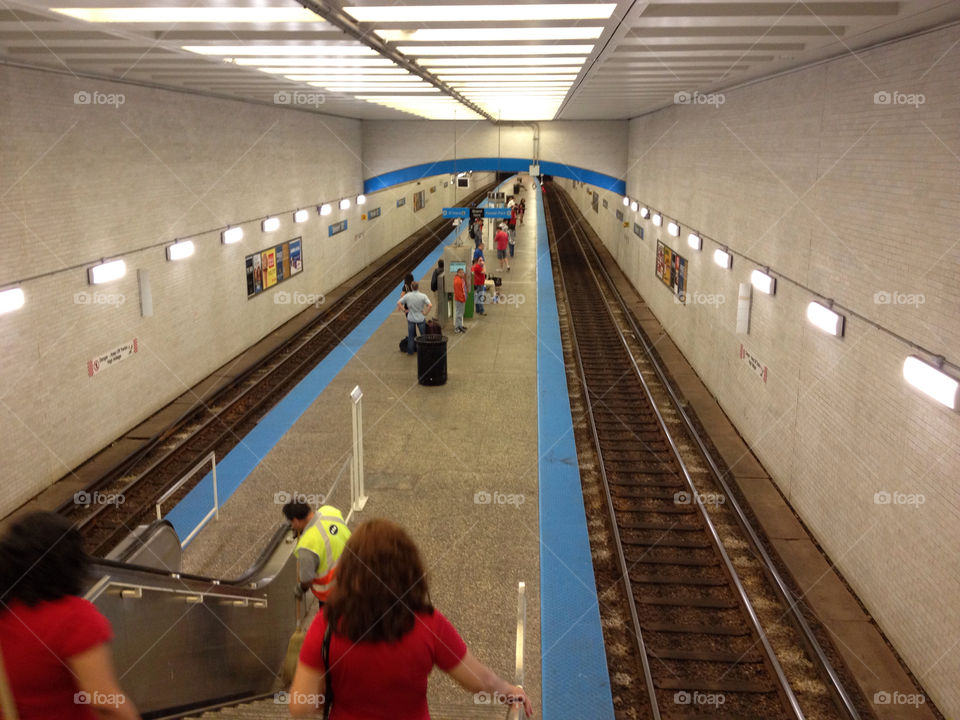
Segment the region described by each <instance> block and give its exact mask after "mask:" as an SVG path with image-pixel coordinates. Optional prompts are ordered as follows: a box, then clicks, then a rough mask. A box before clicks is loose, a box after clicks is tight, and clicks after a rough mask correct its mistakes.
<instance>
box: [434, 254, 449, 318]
mask: <svg viewBox="0 0 960 720" xmlns="http://www.w3.org/2000/svg"><path fill="white" fill-rule="evenodd" d="M445 285H446V282H445V281H444V277H443V258H440V259H439V260H437V267H436V268H435V269H434V271H433V276H432V277H431V278H430V290H431V291H433V295H434V298H435V299H436V301H437V304H436V309H437V318H438V319H439V320H440V322H441V323H444V322H446V321H447V288H446V287H445Z"/></svg>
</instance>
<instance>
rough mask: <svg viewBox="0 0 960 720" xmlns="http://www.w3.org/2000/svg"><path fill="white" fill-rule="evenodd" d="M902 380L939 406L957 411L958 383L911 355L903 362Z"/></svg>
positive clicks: (959, 384)
mask: <svg viewBox="0 0 960 720" xmlns="http://www.w3.org/2000/svg"><path fill="white" fill-rule="evenodd" d="M903 379H904V380H906V381H907V382H908V383H910V384H911V385H913V387H915V388H916V389H917V390H919V391H920V392H922V393H924V394H925V395H929V396H930V397H932V398H933V399H934V400H936V401H937V402H938V403H940V404H941V405H946V406H947V407H948V408H950V409H951V410H956V409H957V388H958V387H960V383H958V382H957V381H956V380H955V379H954V378H952V377H950V376H949V375H947V374H946V373H944V372H943V371H941V370H940V369H939V368H936V367H934V366H933V365H930V364H929V363H926V362H924V361H923V360H921V359H920V358H918V357H916V356H914V355H911V356H910V357H908V358H907V359H906V360H904V361H903Z"/></svg>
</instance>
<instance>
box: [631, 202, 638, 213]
mask: <svg viewBox="0 0 960 720" xmlns="http://www.w3.org/2000/svg"><path fill="white" fill-rule="evenodd" d="M639 207H640V203H638V202H637V201H636V200H634V201H632V202H631V203H630V209H631V210H633V211H634V212H636V211H637V209H638V208H639Z"/></svg>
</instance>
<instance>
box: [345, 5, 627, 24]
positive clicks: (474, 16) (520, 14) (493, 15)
mask: <svg viewBox="0 0 960 720" xmlns="http://www.w3.org/2000/svg"><path fill="white" fill-rule="evenodd" d="M616 7H617V5H616V3H570V4H569V5H563V4H544V5H493V6H491V5H412V6H403V5H388V6H375V5H367V6H365V7H350V8H344V11H345V12H346V13H347V14H349V15H352V16H353V17H354V19H356V20H358V21H359V22H370V23H377V22H407V23H421V22H488V21H490V20H491V19H495V20H497V21H498V22H517V21H523V20H606V19H607V18H608V17H610V15H611V14H612V13H613V11H614V8H616Z"/></svg>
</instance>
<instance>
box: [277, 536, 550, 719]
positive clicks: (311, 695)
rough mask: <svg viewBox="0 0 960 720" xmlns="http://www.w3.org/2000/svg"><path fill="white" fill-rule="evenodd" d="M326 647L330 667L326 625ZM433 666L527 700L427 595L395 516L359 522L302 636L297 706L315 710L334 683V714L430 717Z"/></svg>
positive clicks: (508, 698) (478, 688)
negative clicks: (333, 582) (334, 579)
mask: <svg viewBox="0 0 960 720" xmlns="http://www.w3.org/2000/svg"><path fill="white" fill-rule="evenodd" d="M328 624H329V626H330V627H331V628H334V630H333V631H332V632H331V633H330V640H329V643H330V644H329V654H328V658H327V662H326V667H328V668H329V670H328V671H327V673H326V677H325V673H324V667H325V663H324V659H323V644H324V634H325V633H326V632H327V626H328ZM434 665H436V666H437V667H439V668H440V669H441V670H443V671H444V672H445V673H447V674H449V675H450V676H451V677H452V678H453V679H454V680H456V681H457V682H458V683H459V684H460V685H461V686H463V688H464V689H466V690H468V691H469V692H474V693H476V692H488V693H491V694H492V695H493V697H494V698H497V699H502V701H505V702H518V703H520V702H522V703H523V705H524V710H525V711H526V713H527V716H528V717H529V716H530V715H531V714H532V713H533V706H532V705H531V703H530V700H529V699H528V698H527V697H526V696H525V695H524V692H523V689H522V688H520V687H519V686H517V685H510V684H509V683H507V682H506V681H504V680H501V679H500V678H499V677H498V676H497V674H496V673H494V672H493V671H492V670H490V668H488V667H487V666H486V665H484V664H483V663H481V662H480V661H479V660H477V659H476V658H475V657H473V655H472V654H471V653H470V651H469V650H467V646H466V645H465V644H464V642H463V639H462V638H461V637H460V635H459V634H458V633H457V631H456V630H455V629H454V627H453V625H451V624H450V621H449V620H447V618H445V617H444V616H443V613H441V612H440V611H439V610H435V609H434V607H433V605H432V604H431V603H430V591H429V589H428V587H427V580H426V573H425V571H424V568H423V562H422V561H421V559H420V553H419V551H418V550H417V546H416V545H414V543H413V540H411V539H410V536H409V535H407V533H406V531H404V530H403V528H401V527H400V526H399V525H397V524H395V523H392V522H390V521H389V520H383V519H376V520H370V521H369V522H366V523H364V524H363V525H361V526H360V527H358V528H357V530H356V532H354V533H353V535H352V536H351V537H350V540H349V541H348V542H347V545H346V547H345V548H344V551H343V554H342V555H341V556H340V562H339V564H338V566H337V584H336V585H335V586H334V589H333V590H332V591H331V594H330V598H329V599H328V601H327V604H326V605H325V606H324V608H323V611H322V612H320V613H319V614H318V615H317V617H316V619H315V620H314V621H313V624H312V625H311V626H310V630H309V631H308V632H307V637H306V639H305V640H304V643H303V647H302V648H301V650H300V662H299V664H298V665H297V672H296V675H295V676H294V678H293V685H292V686H291V687H290V712H291V713H292V714H293V715H297V716H300V715H310V714H313V713H317V712H319V710H320V708H322V707H323V705H324V702H325V697H324V693H325V692H326V688H327V682H328V681H329V682H330V686H331V687H332V690H333V692H332V701H331V702H332V709H331V713H330V720H429V718H430V711H429V709H428V707H427V676H428V675H429V674H430V671H431V670H433V666H434Z"/></svg>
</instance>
